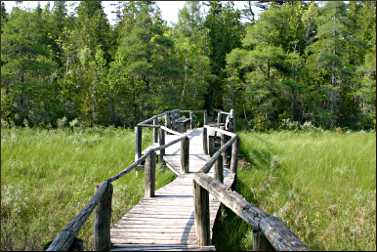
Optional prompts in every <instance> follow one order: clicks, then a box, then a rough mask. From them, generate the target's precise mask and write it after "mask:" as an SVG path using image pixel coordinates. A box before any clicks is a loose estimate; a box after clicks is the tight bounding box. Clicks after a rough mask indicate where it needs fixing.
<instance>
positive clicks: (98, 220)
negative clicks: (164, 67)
mask: <svg viewBox="0 0 377 252" xmlns="http://www.w3.org/2000/svg"><path fill="white" fill-rule="evenodd" d="M175 111H178V110H172V111H167V112H164V113H161V114H159V115H156V116H153V117H151V118H149V119H147V120H144V121H143V122H141V123H139V124H138V125H137V126H136V127H135V132H136V153H137V156H138V158H137V159H135V161H134V162H133V163H131V164H130V165H129V166H127V168H125V169H123V170H122V171H121V172H119V173H118V174H116V175H114V176H112V177H111V178H109V179H107V180H105V181H104V182H102V183H101V184H100V185H99V186H97V189H96V193H95V195H94V196H93V197H92V198H91V200H90V201H89V203H88V204H87V205H86V206H85V207H84V208H83V209H82V210H81V211H80V212H79V213H78V214H77V215H76V216H75V217H74V218H73V219H72V220H71V221H70V222H69V223H68V224H67V225H66V226H65V227H64V228H63V230H62V231H61V232H59V233H58V234H57V236H56V237H55V238H54V240H52V241H51V243H50V244H49V246H48V248H47V249H46V250H47V251H67V250H73V249H74V248H73V243H74V241H75V240H76V239H77V238H76V236H77V234H78V232H79V231H80V229H81V227H82V226H83V225H84V224H85V222H86V221H87V219H88V218H89V216H90V214H91V213H92V212H93V210H94V209H96V211H95V221H94V249H95V250H96V251H106V250H109V249H110V248H111V241H110V223H111V212H112V204H111V202H112V191H113V185H112V182H114V181H116V180H118V179H120V178H121V177H123V176H124V175H126V174H127V173H129V172H130V171H132V170H133V169H135V168H136V167H138V166H140V165H142V164H143V163H144V197H145V198H149V197H154V196H155V183H156V181H155V177H156V162H157V158H156V157H157V156H156V152H157V151H159V152H160V158H159V159H160V160H161V161H162V160H163V156H164V151H165V149H166V148H168V147H169V146H171V145H173V144H176V143H178V142H181V165H182V172H188V167H189V139H188V137H187V136H186V134H182V133H179V132H176V131H174V130H172V129H169V128H167V127H165V126H162V125H159V124H158V118H159V117H162V116H166V114H167V113H169V112H175ZM150 122H152V124H149V123H150ZM142 127H152V128H153V129H154V132H153V141H154V142H158V143H159V145H158V146H154V147H153V146H152V147H150V148H148V149H147V151H146V152H145V153H144V154H143V155H142V154H141V140H142V139H141V128H142ZM158 132H159V133H158ZM165 132H168V133H170V134H174V135H177V136H178V138H176V139H174V140H172V141H170V142H169V143H165ZM139 150H140V151H139ZM80 249H81V250H83V247H81V248H80Z"/></svg>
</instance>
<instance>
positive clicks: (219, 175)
mask: <svg viewBox="0 0 377 252" xmlns="http://www.w3.org/2000/svg"><path fill="white" fill-rule="evenodd" d="M223 170H224V169H223V157H222V156H221V155H220V156H219V157H218V158H217V160H216V163H215V179H217V180H218V181H220V182H221V183H223V182H224V174H223Z"/></svg>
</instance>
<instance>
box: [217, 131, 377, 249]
mask: <svg viewBox="0 0 377 252" xmlns="http://www.w3.org/2000/svg"><path fill="white" fill-rule="evenodd" d="M240 137H241V152H242V154H243V156H244V157H245V160H246V161H248V162H244V163H243V164H242V165H241V168H240V170H239V180H238V184H237V191H239V192H241V193H242V194H243V195H244V196H245V198H246V199H248V200H249V201H250V202H253V203H255V204H257V205H258V206H259V207H261V208H262V209H264V210H265V211H266V212H268V213H271V214H273V215H276V216H278V217H280V218H281V219H282V220H283V221H284V222H285V223H286V224H287V225H288V226H289V227H290V228H291V229H292V230H293V231H294V232H295V233H296V234H297V235H298V236H299V237H300V238H301V239H302V240H303V241H304V242H305V243H306V244H307V245H308V246H309V247H310V248H311V249H313V250H376V154H375V153H376V135H375V133H365V132H355V133H336V132H297V133H294V132H274V133H251V132H241V133H240ZM224 230H227V231H226V232H224ZM215 244H216V245H217V248H218V249H219V250H246V249H251V246H252V233H251V229H250V227H248V226H247V225H246V224H245V223H243V222H242V221H241V220H240V219H239V218H236V217H235V216H234V215H233V214H232V213H231V212H230V211H229V210H225V209H223V211H222V218H221V219H220V221H219V222H218V223H217V224H216V232H215Z"/></svg>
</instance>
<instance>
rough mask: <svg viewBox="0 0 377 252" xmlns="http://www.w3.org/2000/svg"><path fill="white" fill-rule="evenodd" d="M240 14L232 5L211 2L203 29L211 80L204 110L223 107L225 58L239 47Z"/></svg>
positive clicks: (229, 3)
mask: <svg viewBox="0 0 377 252" xmlns="http://www.w3.org/2000/svg"><path fill="white" fill-rule="evenodd" d="M240 15H241V14H240V12H239V11H238V10H235V9H234V6H233V3H232V2H228V3H226V4H223V3H221V2H219V1H211V2H210V7H209V11H208V15H207V17H206V20H205V23H204V25H205V27H206V28H207V29H208V47H209V58H210V66H211V73H212V74H213V77H214V78H213V79H212V80H211V81H210V85H209V87H208V91H207V97H206V108H207V109H209V110H212V108H216V107H218V108H222V107H223V100H222V99H223V96H222V94H223V80H224V78H225V74H224V68H225V57H226V54H227V53H229V52H230V51H231V50H232V49H233V48H237V47H239V46H240V45H241V37H242V34H243V28H242V26H241V23H240Z"/></svg>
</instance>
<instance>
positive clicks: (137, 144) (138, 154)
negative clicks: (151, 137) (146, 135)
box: [135, 126, 143, 160]
mask: <svg viewBox="0 0 377 252" xmlns="http://www.w3.org/2000/svg"><path fill="white" fill-rule="evenodd" d="M142 133H143V132H142V127H140V126H136V127H135V160H138V159H139V158H140V157H141V143H142Z"/></svg>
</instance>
